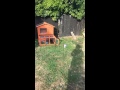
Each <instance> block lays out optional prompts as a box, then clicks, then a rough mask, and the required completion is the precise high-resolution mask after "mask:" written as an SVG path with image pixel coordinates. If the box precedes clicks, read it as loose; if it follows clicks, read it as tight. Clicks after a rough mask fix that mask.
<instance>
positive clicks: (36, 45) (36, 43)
mask: <svg viewBox="0 0 120 90" xmlns="http://www.w3.org/2000/svg"><path fill="white" fill-rule="evenodd" d="M38 46H39V44H38V40H37V39H35V47H38Z"/></svg>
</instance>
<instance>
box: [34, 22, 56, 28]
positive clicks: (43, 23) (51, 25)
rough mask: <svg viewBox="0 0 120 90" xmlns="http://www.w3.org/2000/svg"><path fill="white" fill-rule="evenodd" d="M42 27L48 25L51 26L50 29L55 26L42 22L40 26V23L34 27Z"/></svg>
mask: <svg viewBox="0 0 120 90" xmlns="http://www.w3.org/2000/svg"><path fill="white" fill-rule="evenodd" d="M42 25H50V26H52V27H55V26H53V25H52V24H49V23H47V22H43V23H42V24H41V23H40V24H38V25H36V27H39V26H42Z"/></svg>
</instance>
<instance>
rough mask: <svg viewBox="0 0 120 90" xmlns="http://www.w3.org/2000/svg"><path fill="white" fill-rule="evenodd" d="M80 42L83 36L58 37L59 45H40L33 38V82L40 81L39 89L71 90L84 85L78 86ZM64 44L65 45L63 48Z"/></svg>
mask: <svg viewBox="0 0 120 90" xmlns="http://www.w3.org/2000/svg"><path fill="white" fill-rule="evenodd" d="M82 43H83V37H78V38H77V40H72V39H71V38H69V37H68V38H60V45H59V46H44V47H40V46H38V42H37V40H35V76H36V77H35V82H36V83H37V82H39V83H42V84H41V87H39V88H40V90H71V89H73V88H82V87H83V86H84V85H83V86H80V85H81V83H80V81H81V80H82V76H81V74H82V71H83V70H82V63H83V58H84V57H83V52H82ZM64 44H66V45H67V47H66V48H65V49H64V48H63V45H64ZM82 83H84V80H83V81H82ZM43 87H44V88H43ZM37 89H38V86H36V90H37ZM38 90H39V89H38ZM81 90H84V89H81Z"/></svg>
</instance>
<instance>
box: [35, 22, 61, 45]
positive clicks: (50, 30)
mask: <svg viewBox="0 0 120 90" xmlns="http://www.w3.org/2000/svg"><path fill="white" fill-rule="evenodd" d="M36 27H37V33H38V43H39V45H40V46H45V45H58V44H59V39H58V38H56V37H55V36H54V27H55V26H53V25H51V24H49V23H46V22H44V23H43V24H40V25H37V26H36Z"/></svg>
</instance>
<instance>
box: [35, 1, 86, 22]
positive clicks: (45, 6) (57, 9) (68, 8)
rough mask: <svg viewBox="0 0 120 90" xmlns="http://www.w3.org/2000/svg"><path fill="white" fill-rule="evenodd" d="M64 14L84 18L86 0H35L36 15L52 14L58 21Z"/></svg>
mask: <svg viewBox="0 0 120 90" xmlns="http://www.w3.org/2000/svg"><path fill="white" fill-rule="evenodd" d="M63 14H70V15H71V16H73V17H75V18H77V19H78V20H80V19H82V17H84V16H85V0H35V15H36V16H41V17H46V16H50V17H51V18H52V19H53V20H54V21H56V20H57V19H58V18H59V17H60V16H61V15H63Z"/></svg>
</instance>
